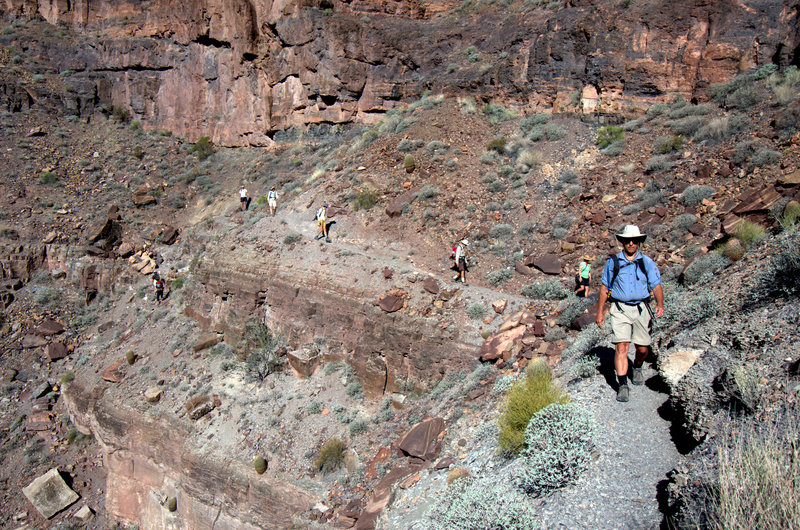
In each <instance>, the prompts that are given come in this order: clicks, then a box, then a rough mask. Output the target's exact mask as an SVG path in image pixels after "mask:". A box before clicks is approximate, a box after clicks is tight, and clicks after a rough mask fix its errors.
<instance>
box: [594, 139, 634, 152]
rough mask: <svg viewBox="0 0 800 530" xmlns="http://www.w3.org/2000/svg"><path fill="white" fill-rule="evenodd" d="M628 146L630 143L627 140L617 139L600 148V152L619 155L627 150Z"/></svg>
mask: <svg viewBox="0 0 800 530" xmlns="http://www.w3.org/2000/svg"><path fill="white" fill-rule="evenodd" d="M626 147H628V143H627V142H626V141H625V140H616V141H614V142H611V143H610V144H608V145H607V146H606V147H604V148H603V149H600V152H601V153H602V154H604V155H606V156H619V155H621V154H622V153H624V152H625V148H626Z"/></svg>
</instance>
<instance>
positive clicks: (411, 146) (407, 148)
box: [396, 138, 424, 153]
mask: <svg viewBox="0 0 800 530" xmlns="http://www.w3.org/2000/svg"><path fill="white" fill-rule="evenodd" d="M423 144H424V142H423V141H422V140H409V139H408V138H403V139H402V140H400V143H398V144H397V147H396V149H397V150H398V151H400V152H401V153H409V152H411V151H414V150H415V149H419V148H420V147H422V145H423Z"/></svg>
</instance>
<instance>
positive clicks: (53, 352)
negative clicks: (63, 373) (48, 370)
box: [44, 342, 69, 361]
mask: <svg viewBox="0 0 800 530" xmlns="http://www.w3.org/2000/svg"><path fill="white" fill-rule="evenodd" d="M44 353H45V355H47V358H48V359H50V360H51V361H58V360H59V359H63V358H64V357H66V356H67V355H68V354H69V350H67V347H66V346H64V345H63V344H62V343H61V342H52V343H50V344H48V345H47V346H45V348H44Z"/></svg>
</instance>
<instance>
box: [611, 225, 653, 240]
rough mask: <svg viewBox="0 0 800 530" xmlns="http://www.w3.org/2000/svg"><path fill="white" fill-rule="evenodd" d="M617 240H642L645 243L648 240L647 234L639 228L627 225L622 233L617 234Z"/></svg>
mask: <svg viewBox="0 0 800 530" xmlns="http://www.w3.org/2000/svg"><path fill="white" fill-rule="evenodd" d="M617 239H619V240H622V239H641V240H642V241H644V240H645V239H647V234H643V233H641V232H640V231H639V227H638V226H636V225H625V228H623V229H622V232H620V233H619V234H617Z"/></svg>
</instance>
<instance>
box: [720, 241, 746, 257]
mask: <svg viewBox="0 0 800 530" xmlns="http://www.w3.org/2000/svg"><path fill="white" fill-rule="evenodd" d="M745 252H747V249H746V248H745V247H744V244H743V243H742V242H741V241H740V240H738V239H736V238H733V239H730V240H728V242H727V243H725V246H724V247H723V248H722V255H723V256H725V257H726V258H728V259H729V260H731V261H739V260H740V259H742V257H744V254H745Z"/></svg>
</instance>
